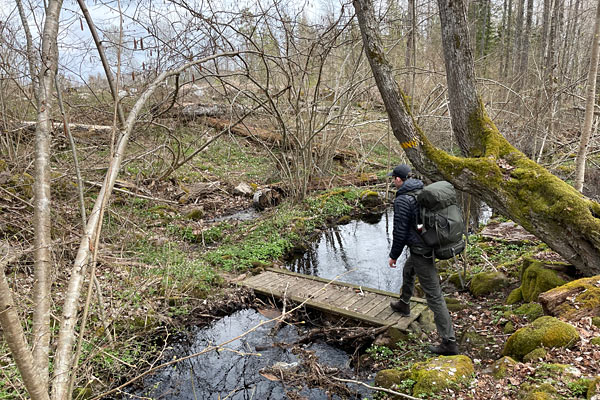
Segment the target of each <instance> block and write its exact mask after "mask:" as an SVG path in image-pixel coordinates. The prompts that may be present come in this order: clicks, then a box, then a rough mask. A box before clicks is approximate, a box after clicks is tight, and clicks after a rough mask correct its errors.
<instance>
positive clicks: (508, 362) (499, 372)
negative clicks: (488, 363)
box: [492, 356, 517, 379]
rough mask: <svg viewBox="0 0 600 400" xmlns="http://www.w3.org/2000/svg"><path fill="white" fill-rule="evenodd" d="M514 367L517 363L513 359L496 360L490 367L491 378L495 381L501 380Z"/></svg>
mask: <svg viewBox="0 0 600 400" xmlns="http://www.w3.org/2000/svg"><path fill="white" fill-rule="evenodd" d="M515 365H517V362H516V361H515V360H514V359H513V358H511V357H507V356H504V357H502V358H501V359H499V360H496V362H494V364H493V365H492V376H493V377H494V378H496V379H502V378H504V377H505V376H506V375H507V374H508V372H509V371H511V370H512V369H513V368H514V367H515Z"/></svg>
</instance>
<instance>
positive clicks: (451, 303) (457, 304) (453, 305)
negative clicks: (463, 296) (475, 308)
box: [445, 297, 469, 312]
mask: <svg viewBox="0 0 600 400" xmlns="http://www.w3.org/2000/svg"><path fill="white" fill-rule="evenodd" d="M445 300H446V307H448V310H449V311H452V312H457V311H460V310H464V309H465V308H469V306H468V305H467V304H465V303H463V302H461V301H460V300H458V299H455V298H453V297H446V298H445Z"/></svg>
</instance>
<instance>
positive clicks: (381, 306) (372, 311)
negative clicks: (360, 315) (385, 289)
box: [366, 297, 390, 317]
mask: <svg viewBox="0 0 600 400" xmlns="http://www.w3.org/2000/svg"><path fill="white" fill-rule="evenodd" d="M386 308H390V299H388V298H386V297H382V299H381V303H380V304H378V305H377V306H375V307H373V308H372V309H370V310H369V311H368V312H367V313H366V314H367V315H369V316H371V317H376V316H377V314H379V313H380V312H381V311H383V310H385V309H386Z"/></svg>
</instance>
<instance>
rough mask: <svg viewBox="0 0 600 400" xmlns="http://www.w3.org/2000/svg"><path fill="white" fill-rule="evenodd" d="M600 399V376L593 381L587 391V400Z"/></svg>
mask: <svg viewBox="0 0 600 400" xmlns="http://www.w3.org/2000/svg"><path fill="white" fill-rule="evenodd" d="M599 398H600V376H597V377H596V378H594V379H592V381H591V382H590V385H589V386H588V391H587V396H586V399H587V400H596V399H599Z"/></svg>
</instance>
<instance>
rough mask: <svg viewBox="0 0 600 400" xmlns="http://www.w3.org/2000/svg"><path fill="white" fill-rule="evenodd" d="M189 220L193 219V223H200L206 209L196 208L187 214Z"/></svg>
mask: <svg viewBox="0 0 600 400" xmlns="http://www.w3.org/2000/svg"><path fill="white" fill-rule="evenodd" d="M185 217H186V218H187V219H191V220H192V221H198V220H201V219H202V218H204V208H194V209H193V210H190V211H189V212H188V213H187V214H185Z"/></svg>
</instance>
